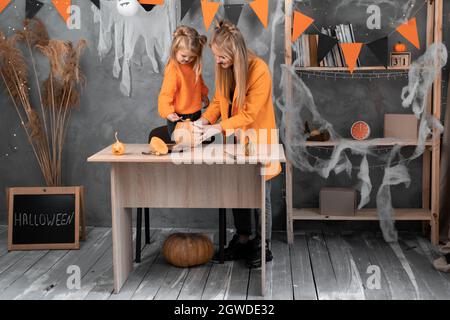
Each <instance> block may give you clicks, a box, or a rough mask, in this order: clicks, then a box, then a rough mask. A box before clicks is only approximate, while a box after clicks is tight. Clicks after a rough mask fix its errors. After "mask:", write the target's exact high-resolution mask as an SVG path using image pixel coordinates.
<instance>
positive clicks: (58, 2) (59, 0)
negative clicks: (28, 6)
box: [52, 0, 72, 22]
mask: <svg viewBox="0 0 450 320" xmlns="http://www.w3.org/2000/svg"><path fill="white" fill-rule="evenodd" d="M52 3H53V6H54V7H55V8H56V10H57V11H58V13H59V15H60V16H61V17H62V18H63V19H64V21H66V22H67V20H69V17H70V14H69V10H68V9H69V7H70V6H71V5H72V1H71V0H52Z"/></svg>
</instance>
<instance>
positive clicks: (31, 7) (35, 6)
mask: <svg viewBox="0 0 450 320" xmlns="http://www.w3.org/2000/svg"><path fill="white" fill-rule="evenodd" d="M43 6H44V3H43V2H41V1H39V0H27V2H26V3H25V16H26V17H27V19H33V17H34V16H35V15H36V14H37V13H38V12H39V10H41V8H42V7H43Z"/></svg>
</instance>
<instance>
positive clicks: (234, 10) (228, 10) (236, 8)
mask: <svg viewBox="0 0 450 320" xmlns="http://www.w3.org/2000/svg"><path fill="white" fill-rule="evenodd" d="M223 8H224V9H225V15H226V17H227V19H228V20H230V21H231V22H232V23H233V24H235V25H237V24H238V22H239V18H240V17H241V13H242V9H243V8H244V5H243V4H227V5H224V6H223Z"/></svg>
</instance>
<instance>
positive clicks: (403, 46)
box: [394, 41, 407, 52]
mask: <svg viewBox="0 0 450 320" xmlns="http://www.w3.org/2000/svg"><path fill="white" fill-rule="evenodd" d="M406 49H407V47H406V44H404V43H403V42H400V41H399V42H397V43H396V44H395V45H394V52H405V51H406Z"/></svg>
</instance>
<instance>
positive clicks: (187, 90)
mask: <svg viewBox="0 0 450 320" xmlns="http://www.w3.org/2000/svg"><path fill="white" fill-rule="evenodd" d="M206 42H207V38H206V37H205V36H201V35H199V33H198V32H197V31H196V30H195V29H193V28H191V27H187V26H179V27H178V28H177V29H176V30H175V32H174V34H173V41H172V47H171V55H170V59H169V62H168V63H167V66H166V68H165V71H164V80H163V84H162V87H161V91H160V94H159V98H158V112H159V114H160V116H161V117H163V118H164V119H167V128H168V131H169V135H170V136H172V133H173V131H174V129H175V126H176V124H177V123H178V122H179V121H181V120H187V119H190V120H193V121H195V120H198V119H199V118H200V116H201V109H202V102H203V103H204V104H205V105H208V104H209V100H208V87H206V85H205V83H204V81H203V77H202V52H203V47H204V46H205V44H206Z"/></svg>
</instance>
